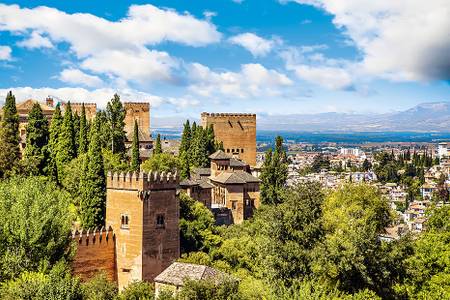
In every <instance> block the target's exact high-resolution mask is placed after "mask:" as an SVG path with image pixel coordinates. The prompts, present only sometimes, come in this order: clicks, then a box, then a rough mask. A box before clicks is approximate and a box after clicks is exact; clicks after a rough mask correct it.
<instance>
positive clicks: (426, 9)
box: [292, 0, 450, 81]
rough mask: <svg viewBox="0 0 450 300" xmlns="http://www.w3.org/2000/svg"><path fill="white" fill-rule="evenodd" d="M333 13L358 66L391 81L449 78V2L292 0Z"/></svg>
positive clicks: (446, 0)
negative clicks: (357, 54)
mask: <svg viewBox="0 0 450 300" xmlns="http://www.w3.org/2000/svg"><path fill="white" fill-rule="evenodd" d="M292 1H295V2H298V3H300V4H308V5H314V6H316V7H318V8H321V9H323V10H325V11H327V12H328V13H330V14H332V15H334V19H333V22H334V24H335V25H336V26H337V27H338V28H341V29H342V30H343V32H344V33H345V34H346V35H347V36H348V37H349V38H350V39H351V40H352V41H353V43H354V45H355V46H356V47H357V48H358V49H359V50H360V51H361V53H362V55H363V58H362V61H361V68H362V69H363V70H364V71H365V72H366V73H367V74H369V75H374V76H380V77H385V78H389V79H393V80H407V81H410V80H411V81H423V80H425V81H426V80H433V79H444V80H448V79H449V78H450V38H449V37H450V8H449V5H448V0H433V1H423V0H396V1H392V0H377V1H373V0H342V1H335V0H292Z"/></svg>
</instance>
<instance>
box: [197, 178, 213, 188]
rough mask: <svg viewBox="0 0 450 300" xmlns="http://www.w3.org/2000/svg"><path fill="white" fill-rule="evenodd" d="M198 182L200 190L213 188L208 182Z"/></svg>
mask: <svg viewBox="0 0 450 300" xmlns="http://www.w3.org/2000/svg"><path fill="white" fill-rule="evenodd" d="M198 182H199V184H200V187H201V188H202V189H212V188H213V187H214V186H213V185H212V184H211V183H209V182H208V180H207V179H202V180H200V181H198Z"/></svg>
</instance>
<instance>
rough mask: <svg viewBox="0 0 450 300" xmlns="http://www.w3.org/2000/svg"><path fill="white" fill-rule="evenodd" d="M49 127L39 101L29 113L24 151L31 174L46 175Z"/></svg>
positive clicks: (25, 160)
mask: <svg viewBox="0 0 450 300" xmlns="http://www.w3.org/2000/svg"><path fill="white" fill-rule="evenodd" d="M49 138H50V136H49V128H48V121H47V118H46V117H45V116H44V114H43V113H42V108H41V106H40V105H39V103H34V105H33V107H32V109H31V111H30V113H29V114H28V125H27V143H26V147H25V151H24V164H25V170H26V172H27V173H28V174H30V175H44V174H45V170H46V167H47V163H48V156H49V155H48V152H49V151H48V142H49Z"/></svg>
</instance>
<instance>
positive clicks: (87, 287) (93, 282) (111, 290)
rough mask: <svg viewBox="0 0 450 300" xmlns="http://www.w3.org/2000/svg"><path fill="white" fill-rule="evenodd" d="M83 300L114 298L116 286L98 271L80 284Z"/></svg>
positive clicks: (108, 299) (111, 299) (109, 299)
mask: <svg viewBox="0 0 450 300" xmlns="http://www.w3.org/2000/svg"><path fill="white" fill-rule="evenodd" d="M81 290H82V294H83V300H114V299H116V296H117V287H116V285H115V284H114V283H112V282H111V281H109V280H108V278H107V277H106V274H105V273H98V274H97V275H96V276H94V277H93V278H92V279H90V280H89V281H87V282H86V283H84V284H83V285H82V286H81Z"/></svg>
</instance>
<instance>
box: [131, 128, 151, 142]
mask: <svg viewBox="0 0 450 300" xmlns="http://www.w3.org/2000/svg"><path fill="white" fill-rule="evenodd" d="M133 134H134V133H133V131H131V132H128V133H127V141H132V140H133ZM138 137H139V142H149V141H151V140H152V138H151V137H150V135H149V134H148V133H145V132H143V131H142V130H141V129H140V128H138Z"/></svg>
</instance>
